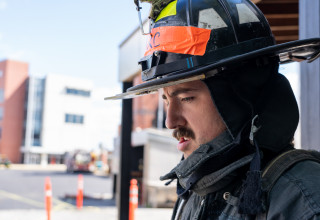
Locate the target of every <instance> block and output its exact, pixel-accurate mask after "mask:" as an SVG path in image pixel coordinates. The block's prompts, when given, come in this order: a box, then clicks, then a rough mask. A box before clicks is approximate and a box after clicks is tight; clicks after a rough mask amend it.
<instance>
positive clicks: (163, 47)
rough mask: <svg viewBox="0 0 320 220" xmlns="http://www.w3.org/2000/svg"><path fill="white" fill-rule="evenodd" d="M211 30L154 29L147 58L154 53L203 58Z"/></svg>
mask: <svg viewBox="0 0 320 220" xmlns="http://www.w3.org/2000/svg"><path fill="white" fill-rule="evenodd" d="M210 32H211V30H209V29H204V28H197V27H192V26H187V27H186V26H163V27H157V28H153V29H152V32H151V37H150V39H149V41H148V43H147V50H146V52H145V54H144V55H145V56H147V55H150V54H152V53H153V52H154V51H165V52H171V53H180V54H190V55H198V56H202V55H203V54H204V53H205V51H206V47H207V43H208V41H209V38H210Z"/></svg>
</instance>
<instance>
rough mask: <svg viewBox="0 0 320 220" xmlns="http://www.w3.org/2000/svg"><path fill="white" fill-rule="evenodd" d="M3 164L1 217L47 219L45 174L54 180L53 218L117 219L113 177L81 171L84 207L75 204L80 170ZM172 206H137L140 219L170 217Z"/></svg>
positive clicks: (33, 219) (80, 219)
mask: <svg viewBox="0 0 320 220" xmlns="http://www.w3.org/2000/svg"><path fill="white" fill-rule="evenodd" d="M25 167H26V166H22V167H17V166H15V167H14V166H12V167H11V168H9V169H6V168H4V167H0V220H2V219H10V220H41V219H43V220H45V219H46V211H45V205H44V202H45V178H46V177H50V179H51V184H52V203H53V204H52V220H63V219H68V220H88V219H95V220H105V219H108V220H116V219H117V213H118V211H117V207H116V205H115V201H114V199H112V193H111V192H112V178H109V177H107V176H100V175H94V174H90V173H82V175H83V180H84V199H83V209H82V210H78V209H77V208H76V202H75V201H76V200H75V196H76V194H77V186H78V174H79V173H74V174H69V173H66V172H65V169H64V168H62V169H61V167H60V168H59V169H56V168H53V169H52V168H50V169H48V168H47V169H43V168H41V169H39V167H31V168H30V167H29V168H28V169H25ZM171 213H172V210H171V209H155V208H154V209H152V208H138V209H137V210H136V219H137V220H149V219H150V218H152V219H153V220H163V219H170V216H171Z"/></svg>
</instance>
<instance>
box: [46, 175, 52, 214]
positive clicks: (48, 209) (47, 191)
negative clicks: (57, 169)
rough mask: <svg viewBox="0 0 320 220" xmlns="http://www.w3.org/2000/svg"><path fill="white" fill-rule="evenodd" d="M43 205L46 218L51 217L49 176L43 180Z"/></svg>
mask: <svg viewBox="0 0 320 220" xmlns="http://www.w3.org/2000/svg"><path fill="white" fill-rule="evenodd" d="M45 203H46V204H45V205H46V212H47V219H48V220H50V219H51V208H52V190H51V181H50V177H46V180H45Z"/></svg>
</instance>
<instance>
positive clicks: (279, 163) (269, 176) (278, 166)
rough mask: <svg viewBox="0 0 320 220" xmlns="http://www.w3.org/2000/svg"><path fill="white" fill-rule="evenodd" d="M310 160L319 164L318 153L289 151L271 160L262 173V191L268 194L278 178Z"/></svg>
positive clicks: (319, 156) (319, 153)
mask: <svg viewBox="0 0 320 220" xmlns="http://www.w3.org/2000/svg"><path fill="white" fill-rule="evenodd" d="M304 160H312V161H316V162H318V163H320V152H318V151H314V150H290V151H286V152H284V153H283V154H281V155H279V156H278V157H276V158H275V159H273V160H272V161H271V162H270V163H269V165H268V166H267V167H266V168H265V169H264V170H263V173H262V189H263V190H264V191H265V192H266V193H269V192H270V191H271V189H272V187H273V185H274V184H275V183H276V181H277V180H278V179H279V177H280V176H281V175H282V174H283V173H284V172H285V171H286V170H288V169H289V168H290V167H291V166H292V165H294V164H296V163H298V162H301V161H304Z"/></svg>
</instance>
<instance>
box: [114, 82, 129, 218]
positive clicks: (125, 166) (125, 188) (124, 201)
mask: <svg viewBox="0 0 320 220" xmlns="http://www.w3.org/2000/svg"><path fill="white" fill-rule="evenodd" d="M122 85H123V92H126V90H127V89H128V88H129V87H132V82H123V84H122ZM131 130H132V99H123V100H122V116H121V139H120V166H119V176H118V181H117V182H118V183H117V191H118V193H117V196H118V198H117V208H118V220H128V218H129V187H130V170H131V169H130V162H131V160H130V155H131Z"/></svg>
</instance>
